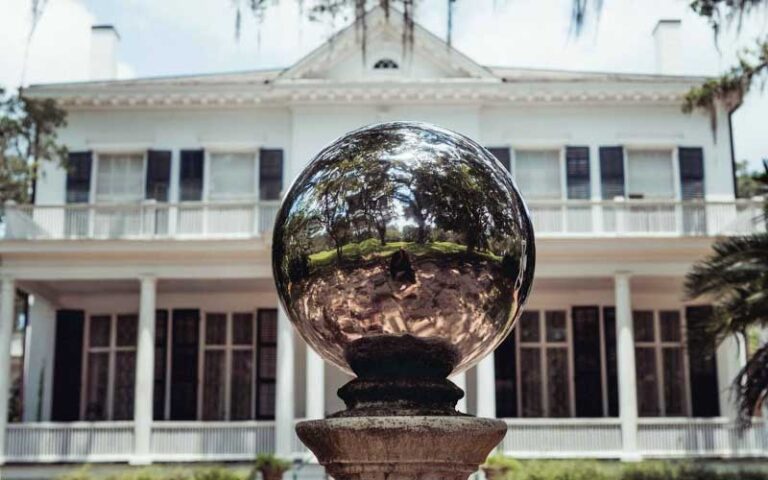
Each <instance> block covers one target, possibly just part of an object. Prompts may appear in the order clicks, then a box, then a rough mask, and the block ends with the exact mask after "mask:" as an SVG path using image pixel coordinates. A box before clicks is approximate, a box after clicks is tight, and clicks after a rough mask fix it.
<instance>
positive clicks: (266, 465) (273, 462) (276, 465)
mask: <svg viewBox="0 0 768 480" xmlns="http://www.w3.org/2000/svg"><path fill="white" fill-rule="evenodd" d="M290 469H291V462H289V461H288V460H284V459H282V458H280V457H276V456H275V455H272V454H271V453H260V454H259V455H258V456H257V457H256V461H255V462H254V463H253V469H252V470H251V474H250V475H249V476H248V480H257V479H258V478H259V475H258V474H259V473H261V476H262V479H266V478H267V477H271V478H280V477H282V475H283V473H285V472H287V471H288V470H290Z"/></svg>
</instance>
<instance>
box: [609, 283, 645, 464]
mask: <svg viewBox="0 0 768 480" xmlns="http://www.w3.org/2000/svg"><path fill="white" fill-rule="evenodd" d="M614 294H615V296H616V343H617V345H616V356H617V367H618V377H619V378H618V380H619V419H620V420H621V444H622V450H623V453H622V460H625V461H637V460H640V454H639V453H638V451H637V385H636V375H637V374H636V372H635V338H634V331H633V326H632V297H631V294H630V290H629V273H627V272H617V273H616V275H615V277H614Z"/></svg>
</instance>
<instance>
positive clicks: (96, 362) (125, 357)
mask: <svg viewBox="0 0 768 480" xmlns="http://www.w3.org/2000/svg"><path fill="white" fill-rule="evenodd" d="M137 324H138V318H137V316H136V315H135V314H124V315H91V316H90V317H89V318H88V322H87V326H86V330H85V332H86V333H85V336H86V342H85V345H86V355H85V366H84V368H85V379H86V380H85V395H84V401H83V403H82V405H81V415H80V416H81V418H82V419H84V420H89V421H95V420H130V419H132V418H133V403H134V383H135V372H136V333H137V326H138V325H137Z"/></svg>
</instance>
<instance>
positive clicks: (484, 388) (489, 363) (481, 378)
mask: <svg viewBox="0 0 768 480" xmlns="http://www.w3.org/2000/svg"><path fill="white" fill-rule="evenodd" d="M494 355H495V354H494V353H491V354H489V355H488V356H487V357H485V358H484V359H482V360H481V361H480V363H478V364H477V416H478V417H481V418H496V365H495V364H494Z"/></svg>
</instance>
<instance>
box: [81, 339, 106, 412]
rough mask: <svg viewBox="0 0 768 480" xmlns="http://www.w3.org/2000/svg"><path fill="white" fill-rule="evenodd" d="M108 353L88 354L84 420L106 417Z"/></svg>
mask: <svg viewBox="0 0 768 480" xmlns="http://www.w3.org/2000/svg"><path fill="white" fill-rule="evenodd" d="M108 381H109V354H108V353H90V354H88V380H87V383H86V390H85V398H86V401H85V420H90V421H93V420H106V419H107V385H108Z"/></svg>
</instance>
